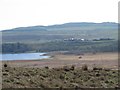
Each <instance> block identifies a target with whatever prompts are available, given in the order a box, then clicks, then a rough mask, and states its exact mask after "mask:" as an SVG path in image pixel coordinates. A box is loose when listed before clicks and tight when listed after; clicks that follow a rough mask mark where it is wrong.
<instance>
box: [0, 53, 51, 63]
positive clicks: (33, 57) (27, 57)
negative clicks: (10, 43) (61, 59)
mask: <svg viewBox="0 0 120 90" xmlns="http://www.w3.org/2000/svg"><path fill="white" fill-rule="evenodd" d="M44 54H46V53H19V54H0V61H1V60H2V61H5V60H37V59H45V58H49V57H50V56H44Z"/></svg>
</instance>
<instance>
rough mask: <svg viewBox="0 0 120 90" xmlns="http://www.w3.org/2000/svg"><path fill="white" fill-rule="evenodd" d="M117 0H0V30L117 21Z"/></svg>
mask: <svg viewBox="0 0 120 90" xmlns="http://www.w3.org/2000/svg"><path fill="white" fill-rule="evenodd" d="M118 1H119V0H0V30H3V29H9V28H15V27H25V26H34V25H53V24H62V23H67V22H118Z"/></svg>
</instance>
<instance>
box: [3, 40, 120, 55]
mask: <svg viewBox="0 0 120 90" xmlns="http://www.w3.org/2000/svg"><path fill="white" fill-rule="evenodd" d="M29 51H36V52H50V51H71V52H72V51H80V52H116V51H118V42H117V41H100V42H98V41H85V42H79V41H74V42H73V41H54V42H47V43H40V44H36V43H34V44H23V43H4V44H2V52H3V53H24V52H29Z"/></svg>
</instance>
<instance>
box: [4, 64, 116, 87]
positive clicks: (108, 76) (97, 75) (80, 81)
mask: <svg viewBox="0 0 120 90" xmlns="http://www.w3.org/2000/svg"><path fill="white" fill-rule="evenodd" d="M2 81H3V88H94V87H96V88H115V87H118V71H117V70H110V69H105V68H100V67H93V68H92V69H89V68H88V66H87V65H83V66H82V68H78V67H75V66H74V65H72V66H64V67H62V68H49V67H47V66H46V67H45V68H22V67H16V68H14V67H9V66H8V67H3V73H2Z"/></svg>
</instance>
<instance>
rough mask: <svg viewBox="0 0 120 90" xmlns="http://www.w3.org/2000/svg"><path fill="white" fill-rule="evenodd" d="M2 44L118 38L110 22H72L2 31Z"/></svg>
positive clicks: (114, 26) (114, 25)
mask: <svg viewBox="0 0 120 90" xmlns="http://www.w3.org/2000/svg"><path fill="white" fill-rule="evenodd" d="M1 32H2V39H3V43H4V42H24V43H32V42H37V43H38V42H39V43H41V42H47V41H54V40H63V39H68V38H85V39H95V38H114V39H117V36H118V24H117V23H112V22H104V23H88V22H73V23H65V24H59V25H50V26H30V27H19V28H13V29H9V30H3V31H1Z"/></svg>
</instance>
